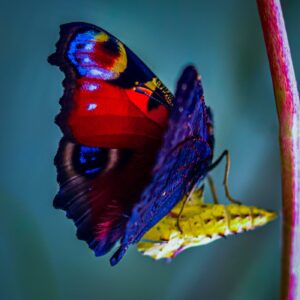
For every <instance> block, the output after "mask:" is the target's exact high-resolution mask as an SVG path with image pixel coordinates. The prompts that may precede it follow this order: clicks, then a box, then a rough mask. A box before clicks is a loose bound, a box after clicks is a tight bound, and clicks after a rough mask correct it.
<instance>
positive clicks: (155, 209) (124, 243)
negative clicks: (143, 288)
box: [110, 66, 214, 265]
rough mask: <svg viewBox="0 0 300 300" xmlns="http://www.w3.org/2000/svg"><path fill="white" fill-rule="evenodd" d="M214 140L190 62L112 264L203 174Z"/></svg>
mask: <svg viewBox="0 0 300 300" xmlns="http://www.w3.org/2000/svg"><path fill="white" fill-rule="evenodd" d="M213 143H214V139H213V126H212V115H211V112H210V111H208V109H207V107H206V105H205V103H204V97H203V90H202V86H201V82H200V77H199V75H198V73H197V71H196V70H195V68H194V67H192V66H189V67H187V68H186V69H185V70H184V72H183V74H182V76H181V78H180V80H179V82H178V85H177V91H176V95H175V99H174V106H173V109H172V111H171V113H170V118H169V124H168V129H167V131H166V133H165V136H164V140H163V145H162V147H161V149H160V151H159V153H158V156H157V160H156V163H155V166H154V169H153V175H152V176H153V177H152V181H151V182H150V184H149V185H148V186H147V187H146V189H145V190H144V192H143V194H142V196H141V198H140V201H139V202H138V203H137V204H136V205H135V206H134V208H133V211H132V214H131V217H130V219H129V221H128V223H127V225H126V231H125V235H124V237H123V238H122V240H121V245H120V247H119V249H118V250H117V251H116V253H115V254H114V255H113V257H112V258H111V260H110V262H111V264H112V265H115V264H116V263H118V262H119V260H120V259H121V258H122V257H123V255H124V254H125V252H126V250H127V248H128V246H129V245H130V244H134V243H137V242H138V241H139V240H140V239H141V237H142V236H143V235H144V234H145V233H146V232H147V231H148V230H149V229H150V228H151V227H152V226H153V225H155V224H156V223H157V222H158V221H159V220H160V219H161V218H163V217H164V216H165V215H166V214H167V213H168V212H169V211H170V210H171V209H172V208H173V206H174V205H175V204H176V203H177V202H178V201H180V200H181V199H182V197H183V196H184V195H186V194H188V192H189V191H190V190H191V189H192V187H193V186H194V185H195V184H196V183H197V182H198V181H199V180H201V179H203V178H204V176H205V175H206V173H207V171H208V168H209V166H210V164H211V161H212V156H213Z"/></svg>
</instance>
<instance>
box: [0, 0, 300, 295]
mask: <svg viewBox="0 0 300 300" xmlns="http://www.w3.org/2000/svg"><path fill="white" fill-rule="evenodd" d="M283 2H284V3H283V4H284V5H283V8H284V13H285V17H286V23H287V29H288V32H289V38H290V44H291V48H292V53H293V54H294V58H295V69H296V74H298V75H300V74H299V67H300V60H299V59H298V57H297V54H298V53H299V52H300V39H299V34H300V26H299V11H300V3H299V1H286V0H285V1H283ZM70 21H86V22H91V23H95V24H97V25H99V26H101V27H103V28H105V29H106V30H108V31H109V32H111V33H113V34H114V35H116V36H117V37H119V38H120V39H121V40H122V41H124V42H125V43H126V44H127V45H128V46H129V47H130V48H131V49H132V50H133V51H134V52H136V53H137V54H138V55H139V56H140V57H141V58H142V59H143V60H144V61H145V62H146V63H147V64H148V65H149V67H150V68H151V69H153V71H154V72H155V73H156V74H157V75H158V76H159V77H160V78H161V80H162V81H163V82H165V83H166V85H167V86H169V87H170V89H171V90H173V91H174V87H175V84H176V80H177V78H178V76H179V74H180V72H181V70H182V68H183V67H184V66H185V65H186V64H187V63H194V64H195V65H196V66H197V68H198V69H199V71H200V73H201V74H202V77H203V84H204V89H205V97H206V101H207V103H208V104H209V105H210V106H211V107H212V108H213V111H214V116H215V124H216V151H215V153H216V156H217V155H219V154H220V153H221V152H222V150H223V149H225V148H228V149H229V150H230V152H231V156H232V169H231V174H230V187H231V192H232V194H234V195H235V196H236V197H237V198H239V199H242V200H243V202H244V203H246V204H253V205H257V206H261V207H264V208H269V209H274V210H276V211H278V212H279V211H280V163H279V149H278V137H277V131H278V125H277V117H276V109H275V104H274V98H273V92H272V85H271V79H270V74H269V69H268V62H267V57H266V53H265V49H264V43H263V38H262V33H261V29H260V23H259V18H258V14H257V9H256V4H255V1H254V0H253V1H250V0H248V1H240V0H235V1H233V0H232V1H229V0H227V1H208V0H207V1H199V0H198V1H196V0H194V1H193V0H185V1H158V0H152V1H137V0H129V1H122V0H118V1H116V0H110V1H104V0H85V1H84V0H74V1H69V0H67V1H59V0H51V1H42V0H41V1H34V0H27V1H22V0H10V1H8V0H1V4H0V36H1V48H0V65H1V72H0V87H1V88H0V96H1V110H0V126H1V127H0V129H1V131H0V132H1V147H0V160H1V164H0V166H1V171H0V174H1V178H0V179H1V180H0V197H1V202H0V299H1V300H2V299H3V300H6V299H9V300H10V299H13V300H14V299H26V300H27V299H28V300H35V299H41V300H44V299H45V300H47V299H64V300H65V299H66V300H69V299H90V300H93V299H132V300H135V299H166V300H167V299H170V300H182V299H209V300H210V299H212V300H219V299H225V300H227V299H230V300H240V299H241V300H253V299H256V300H269V299H270V300H273V299H275V300H276V299H278V298H279V296H278V295H279V276H280V218H281V217H280V213H279V218H278V219H277V220H276V221H275V222H272V223H271V224H269V225H267V226H265V227H263V228H261V229H258V230H256V231H254V232H250V233H245V234H241V235H238V236H235V237H230V238H228V239H227V240H220V241H217V242H215V243H212V244H210V245H208V246H205V247H198V248H193V249H191V250H188V251H186V252H184V253H182V254H181V255H179V256H178V257H177V258H176V259H175V260H174V261H173V262H172V263H171V264H166V263H164V262H161V261H159V262H154V261H152V260H151V259H149V258H147V257H143V256H141V255H140V254H139V253H137V251H136V250H135V249H134V247H131V249H130V250H129V251H128V253H127V255H126V256H125V258H124V259H123V260H122V261H121V263H120V264H119V265H117V266H116V267H114V268H112V267H110V266H109V263H108V258H109V256H106V257H103V258H95V257H94V256H93V253H92V252H91V251H90V250H89V249H88V247H87V246H86V244H85V243H83V242H82V241H78V240H77V239H76V237H75V228H74V225H73V224H72V222H71V221H69V220H67V219H66V218H65V216H64V213H63V212H62V211H58V210H55V209H53V208H52V199H53V197H54V195H55V193H56V191H57V184H56V179H55V176H56V173H55V168H54V166H53V157H54V155H55V152H56V148H57V144H58V141H59V139H60V136H61V133H60V131H59V129H58V127H56V126H55V125H54V123H53V119H54V116H55V115H56V114H57V112H58V111H59V105H58V99H59V97H60V96H61V95H62V86H61V81H62V79H63V75H62V73H60V72H59V70H58V68H54V67H51V66H50V65H48V64H47V56H48V55H49V54H50V53H51V52H53V51H54V44H55V42H56V40H57V39H58V32H59V25H60V24H61V23H65V22H70ZM213 175H214V176H215V179H216V182H217V185H218V191H219V194H220V195H222V197H221V198H222V200H224V201H225V198H224V196H223V190H222V184H221V183H222V175H223V166H220V167H219V168H218V169H217V170H216V171H214V172H213Z"/></svg>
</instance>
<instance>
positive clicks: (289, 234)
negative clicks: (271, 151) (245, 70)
mask: <svg viewBox="0 0 300 300" xmlns="http://www.w3.org/2000/svg"><path fill="white" fill-rule="evenodd" d="M257 5H258V10H259V14H260V19H261V25H262V28H263V32H264V38H265V43H266V48H267V53H268V57H269V63H270V69H271V75H272V81H273V89H274V94H275V101H276V106H277V113H278V119H279V141H280V152H281V176H282V206H283V225H282V226H283V227H282V233H283V252H282V274H281V276H282V277H281V299H282V300H297V299H298V300H299V299H300V102H299V94H298V90H297V83H296V78H295V73H294V67H293V62H292V57H291V54H290V48H289V44H288V39H287V33H286V29H285V24H284V19H283V14H282V9H281V5H280V1H279V0H257Z"/></svg>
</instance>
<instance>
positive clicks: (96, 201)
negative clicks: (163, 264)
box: [48, 23, 214, 265]
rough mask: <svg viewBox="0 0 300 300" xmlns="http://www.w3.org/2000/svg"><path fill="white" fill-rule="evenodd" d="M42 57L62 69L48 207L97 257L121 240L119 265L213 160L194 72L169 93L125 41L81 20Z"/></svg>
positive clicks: (209, 124)
mask: <svg viewBox="0 0 300 300" xmlns="http://www.w3.org/2000/svg"><path fill="white" fill-rule="evenodd" d="M48 60H49V63H50V64H52V65H56V66H59V68H60V69H61V71H62V72H64V74H65V79H64V81H63V87H64V94H63V96H62V97H61V99H60V104H61V111H60V113H59V114H58V116H57V117H56V123H57V124H58V126H59V127H60V129H61V131H62V132H63V137H62V139H61V141H60V143H59V147H58V151H57V154H56V157H55V165H56V169H57V180H58V183H59V186H60V189H59V191H58V193H57V195H56V197H55V199H54V207H56V208H60V209H63V210H65V211H66V214H67V217H68V218H71V219H73V221H74V223H75V225H76V227H77V236H78V238H79V239H82V240H85V241H86V242H87V243H88V245H89V247H90V248H91V249H93V250H94V252H95V254H96V255H97V256H100V255H104V254H106V253H107V252H109V251H110V250H111V249H112V247H113V246H114V245H115V244H116V243H117V242H118V241H119V242H120V245H119V248H118V250H117V251H116V252H115V253H114V255H113V256H112V258H111V260H110V262H111V264H112V265H115V264H116V263H117V262H118V261H119V260H120V259H121V258H122V257H123V255H124V253H125V252H126V250H127V248H128V246H129V245H130V244H134V243H137V242H138V241H139V240H140V239H141V237H142V236H143V235H144V234H145V233H146V232H147V231H148V230H149V229H150V228H151V227H152V226H154V225H155V224H156V223H157V222H158V221H159V220H160V219H162V218H163V217H164V216H165V215H166V214H167V213H168V212H169V211H170V210H171V209H172V208H173V207H174V206H175V205H176V204H177V203H178V202H179V201H180V200H181V199H182V198H183V197H184V196H185V195H187V194H188V193H189V192H190V191H191V190H192V188H193V187H194V186H195V185H196V184H197V183H199V182H200V181H201V180H202V179H203V178H204V177H205V175H206V173H207V172H208V170H209V168H210V167H211V166H212V158H213V147H214V135H213V120H212V114H211V111H210V109H209V108H208V107H207V106H206V105H205V102H204V97H203V90H202V85H201V81H200V77H199V75H198V73H197V71H196V69H195V68H194V67H193V66H188V67H187V68H186V69H185V70H184V71H183V74H182V76H181V77H180V79H179V81H178V84H177V90H176V94H175V97H174V96H173V95H172V94H171V92H170V91H169V90H168V89H167V88H166V87H165V86H164V84H163V83H162V82H161V81H160V80H159V79H158V78H157V77H156V76H155V75H154V74H153V73H152V72H151V71H150V69H149V68H148V67H147V66H146V65H145V64H144V63H143V62H142V61H141V60H140V59H139V58H138V57H137V56H136V55H135V54H134V53H133V52H132V51H131V50H130V49H128V48H127V47H126V46H125V45H124V44H123V43H122V42H121V41H119V40H118V39H117V38H115V37H114V36H112V35H111V34H109V33H108V32H106V31H105V30H103V29H101V28H99V27H97V26H94V25H91V24H86V23H69V24H64V25H62V26H61V30H60V39H59V41H58V42H57V44H56V52H55V53H54V54H52V55H51V56H50V57H49V59H48Z"/></svg>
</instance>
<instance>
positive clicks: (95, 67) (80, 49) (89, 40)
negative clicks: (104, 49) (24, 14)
mask: <svg viewBox="0 0 300 300" xmlns="http://www.w3.org/2000/svg"><path fill="white" fill-rule="evenodd" d="M97 34H98V33H97V32H96V31H94V30H89V31H86V32H83V33H79V34H77V35H76V37H75V38H74V39H73V40H72V41H71V42H70V45H69V50H68V51H67V56H68V58H69V59H70V61H71V62H72V64H73V65H74V66H75V68H76V69H77V71H78V72H79V74H80V75H82V76H86V77H89V78H97V79H103V80H109V79H114V78H116V76H117V73H115V72H114V71H112V70H107V69H105V68H101V66H100V65H99V63H97V62H95V61H93V60H92V58H91V54H92V53H93V52H94V51H95V45H96V44H97V43H98V42H97V41H96V40H95V36H96V35H97Z"/></svg>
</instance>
